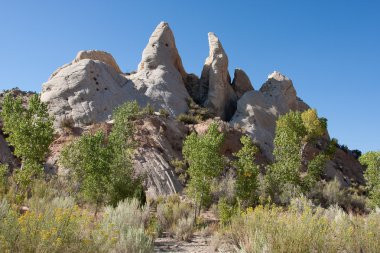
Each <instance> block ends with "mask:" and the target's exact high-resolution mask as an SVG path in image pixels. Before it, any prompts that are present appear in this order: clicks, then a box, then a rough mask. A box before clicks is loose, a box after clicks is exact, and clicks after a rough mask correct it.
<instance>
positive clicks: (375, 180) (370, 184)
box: [359, 151, 380, 207]
mask: <svg viewBox="0 0 380 253" xmlns="http://www.w3.org/2000/svg"><path fill="white" fill-rule="evenodd" d="M359 161H360V163H361V164H362V165H364V166H366V167H367V169H366V171H365V172H364V178H365V179H366V182H367V189H368V192H369V199H370V200H371V204H372V205H373V206H377V207H379V206H380V151H378V152H374V151H370V152H367V153H365V154H364V155H362V156H361V157H360V158H359Z"/></svg>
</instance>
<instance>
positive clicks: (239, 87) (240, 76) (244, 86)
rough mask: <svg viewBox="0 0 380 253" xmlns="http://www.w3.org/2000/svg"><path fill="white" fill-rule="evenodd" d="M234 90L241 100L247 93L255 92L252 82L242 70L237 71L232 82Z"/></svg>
mask: <svg viewBox="0 0 380 253" xmlns="http://www.w3.org/2000/svg"><path fill="white" fill-rule="evenodd" d="M232 88H233V89H234V91H235V93H236V96H237V97H238V98H241V97H242V96H243V95H244V93H246V92H247V91H250V90H253V85H252V83H251V80H249V77H248V75H247V74H246V73H245V72H244V70H242V69H235V73H234V80H233V81H232Z"/></svg>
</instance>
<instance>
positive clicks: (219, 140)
mask: <svg viewBox="0 0 380 253" xmlns="http://www.w3.org/2000/svg"><path fill="white" fill-rule="evenodd" d="M223 140H224V135H223V133H221V132H219V130H218V124H217V123H215V122H213V123H212V124H210V126H209V128H208V130H207V132H206V133H205V134H204V135H198V134H196V133H195V132H193V133H191V134H190V135H189V136H187V138H186V139H185V141H184V145H183V150H182V152H183V156H184V158H185V160H186V161H187V163H188V164H189V168H188V170H187V172H188V174H189V176H190V181H189V183H188V186H187V192H188V194H189V195H190V197H191V198H193V200H194V202H195V211H196V212H197V211H198V213H199V212H200V210H201V207H202V206H203V205H204V204H205V203H206V202H207V200H208V199H209V198H210V184H211V181H212V179H213V178H215V177H217V176H219V175H220V173H221V171H222V170H223V167H224V157H223V156H222V155H221V154H220V148H221V146H222V144H223Z"/></svg>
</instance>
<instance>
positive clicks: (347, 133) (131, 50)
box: [0, 0, 380, 151]
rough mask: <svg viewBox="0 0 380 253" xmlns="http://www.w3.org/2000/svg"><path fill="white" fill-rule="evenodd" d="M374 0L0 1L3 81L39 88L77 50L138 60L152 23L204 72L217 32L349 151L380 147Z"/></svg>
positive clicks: (379, 40)
mask: <svg viewBox="0 0 380 253" xmlns="http://www.w3.org/2000/svg"><path fill="white" fill-rule="evenodd" d="M379 13H380V1H376V0H373V1H371V0H357V1H353V0H334V1H332V0H319V1H311V0H310V1H305V0H299V1H296V0H289V1H283V0H278V1H271V0H260V1H253V0H251V1H249V0H247V1H211V0H210V1H208V0H203V1H197V0H192V1H179V0H164V1H141V0H139V1H97V0H92V1H83V0H81V1H78V0H77V1H74V0H70V1H68V0H66V1H53V0H50V1H47V0H46V1H37V0H36V1H30V0H28V1H21V0H20V1H5V0H2V1H1V2H0V89H7V88H11V87H15V86H18V87H20V88H21V89H24V90H34V91H40V90H41V84H42V83H43V82H45V81H46V80H47V78H48V77H49V75H50V74H51V73H52V72H53V71H54V70H55V69H56V68H58V67H59V66H61V65H63V64H65V63H68V62H70V61H71V60H72V59H73V58H74V57H75V55H76V53H77V52H78V51H79V50H83V49H101V50H105V51H108V52H110V53H112V55H113V56H114V57H115V59H116V60H117V62H118V64H119V65H120V67H121V68H122V69H123V70H124V71H131V70H135V69H136V68H137V64H138V62H139V61H140V58H141V53H142V50H143V48H144V47H145V45H146V43H147V41H148V38H149V36H150V34H151V33H152V31H153V29H154V28H155V27H156V25H157V24H158V23H159V22H160V21H162V20H164V21H167V22H169V24H170V26H171V27H172V29H173V31H174V35H175V38H176V42H177V46H178V50H179V52H180V54H181V56H182V60H183V63H184V66H185V68H186V70H187V71H188V72H194V73H196V74H198V75H199V74H200V72H201V69H202V65H203V63H204V60H205V58H206V57H207V55H208V42H207V33H208V32H210V31H212V32H215V33H216V34H217V35H218V36H219V38H220V39H221V41H222V43H223V46H224V48H225V50H226V52H227V54H228V56H229V59H230V70H231V75H233V72H232V71H233V69H234V68H236V67H240V68H243V69H244V70H245V71H246V72H247V73H248V75H249V76H250V78H251V80H252V82H253V84H254V87H255V88H259V87H260V86H261V84H262V83H263V82H264V81H265V79H266V77H267V75H268V74H269V73H271V72H272V71H273V70H279V71H281V72H282V73H283V74H285V75H287V76H288V77H290V78H291V79H292V80H293V82H294V85H295V87H296V89H297V91H298V95H299V96H300V97H301V98H302V99H303V100H305V101H306V102H307V103H308V104H309V105H310V106H311V107H314V108H316V109H317V110H318V112H319V114H320V115H321V116H324V117H326V118H327V119H328V124H329V131H330V135H331V136H332V137H336V138H338V140H339V141H340V143H342V144H347V145H348V146H349V147H350V148H351V149H360V150H362V151H368V150H379V149H380V134H379V131H380V117H379V110H380V81H379V80H380V78H379V77H380V14H379Z"/></svg>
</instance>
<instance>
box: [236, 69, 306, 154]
mask: <svg viewBox="0 0 380 253" xmlns="http://www.w3.org/2000/svg"><path fill="white" fill-rule="evenodd" d="M308 108H309V106H308V105H307V104H305V103H304V102H303V101H302V100H300V99H299V98H298V97H297V94H296V91H295V89H294V87H293V83H292V81H291V80H290V79H288V78H287V77H285V76H284V75H282V74H281V73H279V72H274V73H273V74H271V75H270V76H269V77H268V80H267V81H266V82H265V83H264V84H263V86H262V87H261V89H260V91H254V90H252V91H248V92H246V93H245V94H244V95H243V96H242V97H241V98H240V99H239V100H238V102H237V110H236V112H235V114H234V116H233V118H232V119H231V121H230V123H231V124H232V125H233V124H239V125H240V126H241V127H242V128H243V129H244V130H246V131H247V132H248V133H249V134H250V135H251V137H252V140H253V141H254V142H255V143H257V144H258V145H259V146H260V148H261V150H262V151H263V153H264V154H265V155H266V156H267V157H268V158H269V159H273V155H272V151H273V148H274V146H273V140H274V136H275V130H276V120H277V119H278V117H279V116H280V115H283V114H286V113H287V112H289V111H290V110H294V111H296V110H298V111H304V110H307V109H308Z"/></svg>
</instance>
